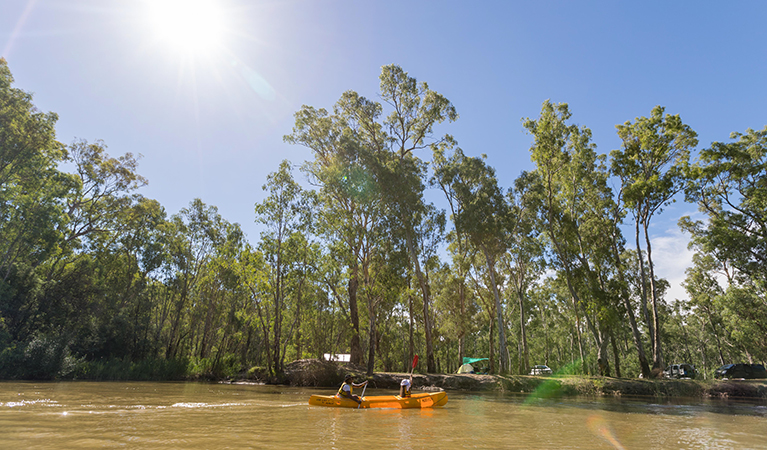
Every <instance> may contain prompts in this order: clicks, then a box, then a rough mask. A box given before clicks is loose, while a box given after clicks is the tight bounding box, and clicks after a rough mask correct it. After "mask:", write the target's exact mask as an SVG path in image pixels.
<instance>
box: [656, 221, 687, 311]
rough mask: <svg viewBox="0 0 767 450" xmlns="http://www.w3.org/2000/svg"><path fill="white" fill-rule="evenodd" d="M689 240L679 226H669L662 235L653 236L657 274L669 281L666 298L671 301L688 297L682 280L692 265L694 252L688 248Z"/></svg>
mask: <svg viewBox="0 0 767 450" xmlns="http://www.w3.org/2000/svg"><path fill="white" fill-rule="evenodd" d="M689 242H690V236H689V235H687V234H685V233H683V232H682V230H680V229H679V227H673V228H668V229H666V232H665V233H664V234H663V235H662V236H655V237H653V238H652V260H653V264H654V265H655V275H656V276H657V277H660V278H665V279H666V280H667V281H668V282H669V284H670V286H669V291H668V293H667V294H666V300H668V301H670V302H673V301H674V300H686V299H687V292H686V291H685V290H684V287H682V282H683V281H684V279H685V277H686V274H685V270H687V268H688V267H690V266H692V255H693V253H694V252H693V251H691V250H689V249H688V248H687V244H688V243H689Z"/></svg>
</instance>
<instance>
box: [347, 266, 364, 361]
mask: <svg viewBox="0 0 767 450" xmlns="http://www.w3.org/2000/svg"><path fill="white" fill-rule="evenodd" d="M351 269H352V273H351V277H349V318H350V319H351V321H352V340H351V343H350V347H351V348H350V351H351V355H350V356H349V360H350V362H351V363H353V364H362V345H361V344H360V316H359V311H358V309H357V288H358V287H359V280H358V276H359V269H358V267H357V265H356V264H355V265H353V266H352V267H351Z"/></svg>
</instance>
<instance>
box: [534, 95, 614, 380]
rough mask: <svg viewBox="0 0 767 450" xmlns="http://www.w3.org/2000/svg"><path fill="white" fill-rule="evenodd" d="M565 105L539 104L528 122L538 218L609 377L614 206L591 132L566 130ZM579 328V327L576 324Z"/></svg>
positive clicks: (574, 128) (568, 126) (567, 127)
mask: <svg viewBox="0 0 767 450" xmlns="http://www.w3.org/2000/svg"><path fill="white" fill-rule="evenodd" d="M570 117H571V113H570V111H569V108H568V106H567V104H557V105H554V104H552V103H550V102H549V101H546V102H544V104H543V108H542V110H541V116H540V117H539V118H538V119H536V120H531V119H527V120H525V122H524V126H525V128H527V130H528V131H529V132H530V134H532V135H533V136H534V139H535V140H534V143H533V146H532V147H531V154H532V156H531V158H532V161H533V162H534V163H535V165H536V169H535V177H536V178H537V180H538V181H537V182H538V183H540V186H539V187H537V188H535V189H534V191H535V192H538V193H539V195H538V199H537V202H538V207H539V208H540V212H539V213H538V215H539V219H540V220H541V223H542V224H543V228H544V230H545V233H544V235H545V236H546V238H547V239H548V241H549V243H550V245H551V247H552V250H553V251H552V255H553V256H554V258H553V263H554V265H555V267H556V268H558V269H559V270H560V271H561V272H562V275H563V277H564V279H565V280H566V282H567V287H568V290H569V293H570V295H571V296H572V300H573V308H574V310H576V320H579V319H578V314H577V309H578V308H582V309H583V313H584V314H583V317H584V318H585V320H586V325H587V327H588V329H589V331H590V332H591V334H592V337H593V339H594V342H595V344H596V347H597V350H598V355H597V356H598V360H599V361H600V372H602V373H609V365H608V363H607V361H608V360H607V357H606V351H607V344H608V343H609V336H610V328H611V327H612V326H614V325H615V310H616V305H615V304H614V303H613V297H614V296H613V295H611V294H612V292H611V290H610V279H611V278H612V277H614V276H615V274H614V267H613V265H612V261H611V259H612V256H611V255H612V244H613V242H612V240H611V238H610V236H611V235H612V234H614V233H616V232H617V231H616V230H615V227H616V226H617V225H616V223H615V222H614V221H613V220H612V211H613V210H614V207H615V206H614V201H613V199H612V191H611V190H610V188H609V186H608V185H607V179H608V173H607V170H606V168H605V167H604V162H603V161H604V158H603V157H602V156H598V155H597V154H596V152H595V146H594V144H592V143H591V142H590V141H591V131H590V130H589V129H588V128H585V127H582V128H579V127H578V126H576V125H568V124H567V123H566V122H567V121H568V120H569V119H570ZM576 325H577V326H578V327H579V324H576Z"/></svg>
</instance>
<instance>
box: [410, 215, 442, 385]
mask: <svg viewBox="0 0 767 450" xmlns="http://www.w3.org/2000/svg"><path fill="white" fill-rule="evenodd" d="M405 223H408V222H405ZM405 240H406V242H407V249H408V253H410V261H411V263H412V264H413V269H414V270H415V276H416V278H417V279H418V285H419V286H420V287H421V294H422V296H423V327H424V335H425V336H424V337H425V338H426V372H427V373H435V372H436V371H437V367H436V364H435V362H434V346H433V342H432V337H431V320H430V319H429V308H430V307H429V303H430V299H431V293H430V291H429V282H428V280H426V277H425V276H424V274H423V272H421V263H420V262H419V261H418V254H417V253H416V251H415V243H414V242H413V235H412V229H411V228H410V227H408V228H407V229H406V230H405Z"/></svg>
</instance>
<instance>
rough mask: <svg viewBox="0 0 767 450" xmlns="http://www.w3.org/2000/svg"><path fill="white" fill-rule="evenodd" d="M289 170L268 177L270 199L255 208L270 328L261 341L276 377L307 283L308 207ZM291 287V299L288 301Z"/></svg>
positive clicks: (282, 167) (286, 166)
mask: <svg viewBox="0 0 767 450" xmlns="http://www.w3.org/2000/svg"><path fill="white" fill-rule="evenodd" d="M291 170H292V169H291V166H290V163H289V162H288V161H283V162H282V163H281V164H280V167H279V169H278V171H277V172H274V173H272V174H270V175H269V176H267V181H266V184H265V185H264V186H263V189H264V191H267V192H268V193H269V195H268V196H267V197H266V198H265V199H264V200H263V201H262V202H261V203H257V204H256V208H255V211H256V221H257V222H259V223H261V224H263V225H264V226H265V227H266V230H265V231H264V232H262V233H261V241H260V243H259V245H258V248H259V250H260V252H261V253H262V254H263V255H264V259H265V261H266V268H267V289H268V295H267V298H268V300H269V301H268V303H267V305H269V306H268V307H267V309H268V310H269V311H267V312H266V313H267V317H268V320H267V323H268V324H269V325H268V326H269V327H270V328H271V333H269V335H266V336H264V340H265V342H267V345H269V346H270V347H271V348H270V351H269V354H270V356H271V358H272V364H271V367H272V369H273V370H274V371H275V373H276V374H281V373H282V371H283V365H284V354H285V348H284V346H285V345H286V344H285V342H287V341H288V340H289V338H290V337H291V336H292V334H293V332H294V330H295V324H296V323H297V322H298V321H300V311H301V309H300V304H301V295H302V294H303V287H304V281H305V279H306V278H305V275H306V266H307V264H306V260H305V258H306V256H307V253H306V252H307V250H308V247H309V241H308V240H307V239H306V238H305V236H304V234H305V231H306V229H307V226H308V223H307V222H308V220H309V217H310V215H309V214H308V211H307V206H308V204H307V200H306V197H305V195H304V194H303V189H301V187H300V186H299V185H298V183H296V181H295V180H294V179H293V175H292V173H291ZM293 278H295V279H293ZM291 287H292V289H293V292H292V294H293V295H292V297H293V298H292V299H291V298H289V297H288V294H289V293H290V292H289V288H291ZM288 308H290V309H292V310H293V312H294V314H293V315H294V317H293V320H294V321H293V323H292V325H291V324H290V323H289V322H287V317H286V315H287V314H286V313H287V309H288ZM287 327H290V328H287Z"/></svg>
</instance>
